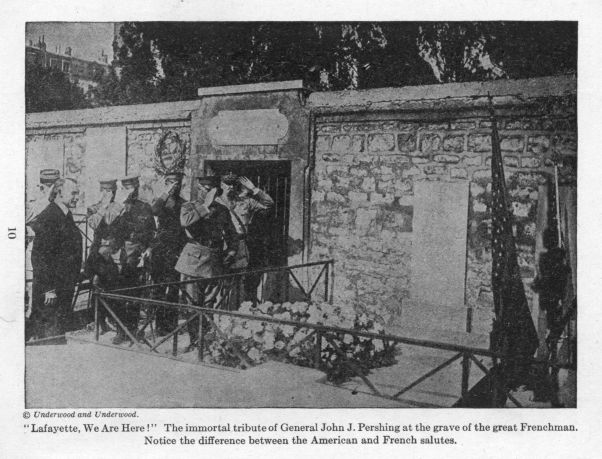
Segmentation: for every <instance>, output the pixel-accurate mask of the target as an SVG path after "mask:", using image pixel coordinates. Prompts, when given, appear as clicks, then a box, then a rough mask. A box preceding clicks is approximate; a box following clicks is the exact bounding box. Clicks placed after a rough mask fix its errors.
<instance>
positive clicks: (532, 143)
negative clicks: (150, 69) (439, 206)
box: [26, 76, 577, 319]
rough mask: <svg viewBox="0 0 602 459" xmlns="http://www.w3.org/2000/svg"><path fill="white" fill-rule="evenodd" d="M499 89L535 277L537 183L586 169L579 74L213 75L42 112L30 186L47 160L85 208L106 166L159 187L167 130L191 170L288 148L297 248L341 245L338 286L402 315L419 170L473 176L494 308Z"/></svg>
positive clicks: (513, 192)
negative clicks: (328, 87) (194, 90)
mask: <svg viewBox="0 0 602 459" xmlns="http://www.w3.org/2000/svg"><path fill="white" fill-rule="evenodd" d="M488 95H489V96H491V97H492V100H493V104H494V106H495V111H496V115H497V117H498V120H499V130H500V136H501V148H502V151H503V156H504V164H505V166H506V178H507V183H508V189H509V193H510V196H511V199H512V205H513V208H514V212H515V216H516V238H517V242H518V251H519V264H520V266H521V272H522V275H523V279H524V281H525V283H526V284H528V283H529V282H530V280H531V279H532V278H533V276H534V270H535V246H536V239H537V238H538V237H539V235H540V234H541V232H542V230H543V227H542V223H541V222H540V221H538V219H537V218H538V217H537V216H538V204H539V202H540V196H539V193H540V189H541V185H542V184H547V183H549V181H550V177H551V176H552V174H553V159H558V158H560V159H561V163H562V167H561V168H560V172H561V175H562V177H561V180H569V181H573V182H574V181H575V165H576V148H577V147H576V142H577V127H576V107H575V105H576V102H575V99H576V79H575V78H574V77H570V76H568V77H553V78H539V79H532V80H522V81H512V80H501V81H495V82H484V83H463V84H446V85H431V86H425V87H404V88H384V89H376V90H367V91H341V92H331V93H313V94H311V95H310V96H309V97H307V94H306V93H305V91H304V90H303V89H302V85H301V82H282V83H271V84H264V85H243V86H237V87H224V88H205V89H203V90H201V91H200V92H199V96H200V97H201V99H200V100H197V101H187V102H174V103H165V104H153V105H137V106H125V107H107V108H98V109H92V110H77V111H70V112H51V113H40V114H31V115H28V116H27V119H26V160H27V193H28V194H29V193H30V191H31V189H32V187H33V186H35V184H36V183H37V180H38V174H39V169H41V168H46V167H56V168H57V169H59V170H61V171H62V173H63V174H64V175H66V176H70V177H74V178H77V179H78V180H79V181H80V183H82V187H83V189H82V202H81V206H80V209H79V210H80V211H83V210H85V206H87V205H90V204H92V203H94V202H95V199H96V195H97V189H98V178H99V177H101V176H103V175H105V174H108V173H110V174H114V175H124V174H126V173H128V174H129V173H135V172H138V173H140V174H141V178H142V196H143V198H144V199H147V200H150V199H152V195H153V194H154V193H153V191H152V190H153V187H154V185H155V184H156V183H157V176H156V175H155V173H154V171H153V169H152V157H153V152H154V148H155V145H156V143H157V141H158V139H159V136H160V135H161V133H162V132H164V131H165V130H175V131H176V132H178V133H179V134H180V136H181V137H182V138H183V139H184V140H185V142H186V143H187V145H188V146H189V152H190V155H191V156H190V162H189V165H188V171H187V173H188V176H189V177H193V176H194V175H197V174H201V173H203V170H204V169H205V161H207V160H222V161H223V160H226V161H228V160H244V161H253V160H263V161H272V160H273V161H287V162H289V163H290V165H291V191H290V196H289V197H288V199H289V205H290V217H289V225H288V226H289V238H290V240H291V241H292V242H294V244H293V245H294V246H295V247H300V246H301V245H303V244H301V242H303V243H305V246H304V252H303V254H301V253H299V252H298V251H297V252H296V253H295V254H291V255H293V256H291V257H290V258H289V263H296V262H299V261H301V260H302V255H304V256H305V257H304V259H316V258H324V257H332V258H334V259H335V260H336V281H335V297H336V298H337V301H341V302H344V303H345V304H348V305H349V307H350V308H351V307H354V308H356V309H362V308H365V309H370V310H373V311H376V312H378V313H379V314H381V315H382V316H384V317H386V318H387V319H394V318H395V317H397V316H399V313H400V310H401V305H402V304H403V302H404V301H407V300H408V299H411V298H409V296H410V288H409V286H410V280H411V276H412V260H411V253H412V251H411V249H412V241H413V231H414V228H413V215H414V184H415V183H416V182H417V181H419V180H441V181H468V182H469V184H470V196H469V214H468V219H467V222H466V225H467V230H468V238H467V239H468V240H467V255H466V256H467V264H466V265H467V272H466V292H465V297H466V303H467V304H468V305H469V306H472V307H474V308H477V309H481V310H485V311H491V287H490V269H491V268H490V267H491V252H490V244H489V231H490V229H489V225H490V214H489V210H488V203H489V200H490V193H491V172H490V161H491V121H490V118H489V114H488V98H487V96H488ZM314 128H315V129H314ZM314 132H315V135H313V136H312V134H313V133H314ZM565 166H566V167H565ZM306 179H307V180H309V181H310V182H311V183H310V186H309V187H308V186H307V185H308V182H307V181H306ZM186 185H188V184H186ZM190 191H191V190H190V189H189V188H187V189H185V190H184V196H185V197H188V196H189V193H190ZM310 199H311V201H310ZM526 292H527V294H528V296H529V300H530V302H531V303H532V302H533V301H532V297H531V291H530V289H529V288H526Z"/></svg>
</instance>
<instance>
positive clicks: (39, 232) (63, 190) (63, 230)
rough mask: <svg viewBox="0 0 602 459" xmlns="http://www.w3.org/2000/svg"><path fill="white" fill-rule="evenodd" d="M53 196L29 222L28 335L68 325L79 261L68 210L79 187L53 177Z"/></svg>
mask: <svg viewBox="0 0 602 459" xmlns="http://www.w3.org/2000/svg"><path fill="white" fill-rule="evenodd" d="M54 192H55V194H56V195H55V199H54V201H53V202H51V203H49V204H48V206H47V207H46V208H45V209H44V210H43V211H42V212H41V213H40V214H39V215H38V216H37V217H36V218H35V219H34V220H33V221H32V222H30V225H31V226H32V228H33V230H34V231H35V234H36V237H35V239H34V241H33V248H32V252H31V262H32V267H33V294H32V311H31V316H30V321H31V324H32V326H30V328H29V331H30V336H28V338H29V337H31V336H34V337H36V338H45V337H49V336H57V335H62V334H64V333H65V332H66V331H69V330H71V327H72V310H71V301H72V299H73V293H74V289H75V284H76V283H77V281H78V279H79V276H80V269H81V264H82V237H81V234H80V232H79V230H78V228H77V226H76V225H75V222H74V221H73V215H72V214H71V209H73V208H75V206H76V205H77V201H78V200H79V188H78V186H77V183H76V182H75V181H73V180H71V179H60V180H57V181H56V183H55V185H54Z"/></svg>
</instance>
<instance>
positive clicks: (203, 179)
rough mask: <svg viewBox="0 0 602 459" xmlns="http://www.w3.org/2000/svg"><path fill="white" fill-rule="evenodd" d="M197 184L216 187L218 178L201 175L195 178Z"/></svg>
mask: <svg viewBox="0 0 602 459" xmlns="http://www.w3.org/2000/svg"><path fill="white" fill-rule="evenodd" d="M196 179H197V182H198V183H199V184H201V185H205V186H211V187H216V186H218V185H219V177H218V176H217V175H201V176H200V177H197V178H196Z"/></svg>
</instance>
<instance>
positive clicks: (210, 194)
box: [203, 188, 217, 207]
mask: <svg viewBox="0 0 602 459" xmlns="http://www.w3.org/2000/svg"><path fill="white" fill-rule="evenodd" d="M216 194H217V188H211V189H210V190H209V191H208V192H207V194H206V195H205V201H204V202H203V204H204V205H205V206H206V207H209V206H210V205H211V204H212V203H213V201H215V195H216Z"/></svg>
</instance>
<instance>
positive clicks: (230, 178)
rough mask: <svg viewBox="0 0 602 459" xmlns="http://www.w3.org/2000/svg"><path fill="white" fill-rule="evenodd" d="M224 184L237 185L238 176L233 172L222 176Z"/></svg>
mask: <svg viewBox="0 0 602 459" xmlns="http://www.w3.org/2000/svg"><path fill="white" fill-rule="evenodd" d="M222 182H223V183H225V184H226V185H236V184H237V183H238V176H237V175H236V174H233V173H232V172H228V173H227V174H226V175H222Z"/></svg>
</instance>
